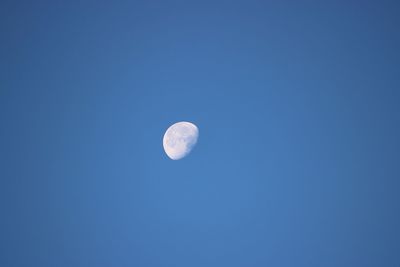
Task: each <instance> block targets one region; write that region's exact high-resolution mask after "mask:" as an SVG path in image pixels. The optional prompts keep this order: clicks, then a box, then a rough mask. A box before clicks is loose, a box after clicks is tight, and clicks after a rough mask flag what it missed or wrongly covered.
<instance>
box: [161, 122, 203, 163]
mask: <svg viewBox="0 0 400 267" xmlns="http://www.w3.org/2000/svg"><path fill="white" fill-rule="evenodd" d="M198 137H199V129H198V128H197V126H196V125H194V124H193V123H191V122H186V121H182V122H177V123H175V124H173V125H171V126H170V127H169V128H168V129H167V131H166V132H165V134H164V138H163V146H164V151H165V153H166V154H167V156H168V157H169V158H171V159H173V160H178V159H182V158H184V157H186V156H187V155H188V154H189V153H190V152H191V151H192V149H193V148H194V146H195V145H196V143H197V139H198Z"/></svg>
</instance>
